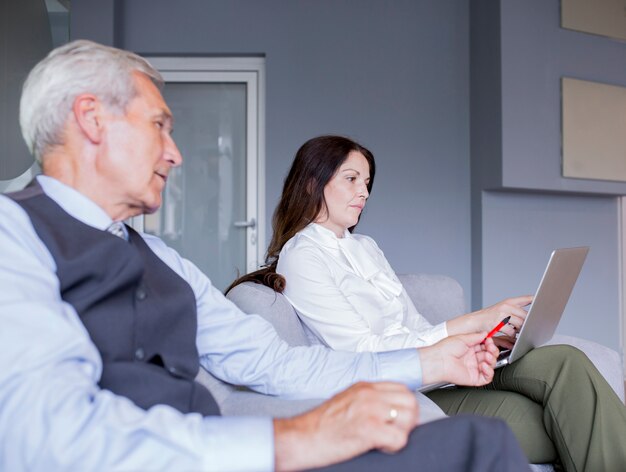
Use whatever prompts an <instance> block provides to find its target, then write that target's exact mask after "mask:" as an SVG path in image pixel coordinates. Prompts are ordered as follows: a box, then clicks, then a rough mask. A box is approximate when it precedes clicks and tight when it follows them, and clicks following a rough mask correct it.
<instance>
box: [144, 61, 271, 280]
mask: <svg viewBox="0 0 626 472" xmlns="http://www.w3.org/2000/svg"><path fill="white" fill-rule="evenodd" d="M147 58H148V60H149V61H150V63H151V64H152V65H153V66H154V67H155V68H157V69H158V70H159V72H161V74H162V75H163V79H164V80H165V82H178V83H180V82H196V83H197V82H221V83H224V82H227V83H228V82H230V83H245V84H246V85H247V88H246V90H247V93H246V112H247V113H246V120H247V121H246V145H247V150H246V156H247V162H246V173H247V175H246V220H247V221H251V220H252V218H254V220H255V222H256V224H255V226H254V227H248V228H247V229H246V232H247V235H246V236H247V237H246V241H247V244H246V266H247V271H248V272H250V271H252V270H256V269H257V268H258V267H259V265H261V264H262V263H263V262H264V258H263V256H264V255H265V59H264V58H262V57H147ZM138 220H140V221H138ZM132 225H133V226H135V227H136V228H139V229H141V230H142V229H143V217H139V218H134V219H133V220H132Z"/></svg>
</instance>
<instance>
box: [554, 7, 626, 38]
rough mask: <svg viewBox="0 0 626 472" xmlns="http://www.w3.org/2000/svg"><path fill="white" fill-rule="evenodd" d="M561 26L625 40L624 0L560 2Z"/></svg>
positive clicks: (625, 15)
mask: <svg viewBox="0 0 626 472" xmlns="http://www.w3.org/2000/svg"><path fill="white" fill-rule="evenodd" d="M561 26H562V27H563V28H567V29H572V30H576V31H583V32H585V33H592V34H599V35H602V36H609V37H611V38H617V39H625V40H626V0H561Z"/></svg>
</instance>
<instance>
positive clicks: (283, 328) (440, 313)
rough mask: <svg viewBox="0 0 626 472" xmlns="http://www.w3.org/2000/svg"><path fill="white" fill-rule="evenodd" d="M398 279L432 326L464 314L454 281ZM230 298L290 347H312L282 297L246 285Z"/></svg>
mask: <svg viewBox="0 0 626 472" xmlns="http://www.w3.org/2000/svg"><path fill="white" fill-rule="evenodd" d="M398 278H399V279H400V281H401V282H402V285H403V286H404V288H405V289H406V291H407V293H408V295H409V297H410V298H411V300H413V303H414V304H415V307H416V308H417V310H418V311H419V312H420V313H421V314H422V315H424V316H425V317H426V319H428V321H430V322H431V323H433V324H437V323H440V322H442V321H445V320H447V319H450V318H452V317H454V316H457V315H460V314H463V313H464V310H465V299H464V295H463V289H462V288H461V286H460V285H459V283H458V282H457V281H456V280H454V279H453V278H451V277H447V276H445V275H431V274H403V275H398ZM227 298H229V299H230V300H231V301H232V302H234V303H235V305H237V306H238V307H239V308H240V309H241V310H242V311H244V312H245V313H254V314H257V315H260V316H262V317H263V318H265V319H266V320H267V321H269V322H270V323H272V325H273V326H274V328H275V329H276V331H277V332H278V335H279V336H280V337H281V338H282V339H284V340H285V341H287V343H288V344H290V345H292V346H303V345H309V344H310V342H309V340H308V338H307V335H306V333H305V331H304V327H303V325H302V323H301V321H300V319H299V318H298V314H297V313H296V311H295V310H294V308H293V307H292V306H291V304H290V303H289V302H288V301H287V299H286V298H285V297H284V296H283V295H282V294H279V293H276V292H274V291H273V290H272V289H271V288H269V287H266V286H265V285H261V284H256V283H254V282H245V283H243V284H240V285H237V286H236V287H235V288H234V289H232V290H231V291H230V292H229V293H228V295H227Z"/></svg>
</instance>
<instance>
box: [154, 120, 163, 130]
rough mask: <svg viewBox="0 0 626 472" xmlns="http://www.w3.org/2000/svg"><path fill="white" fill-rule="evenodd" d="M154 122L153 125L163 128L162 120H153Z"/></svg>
mask: <svg viewBox="0 0 626 472" xmlns="http://www.w3.org/2000/svg"><path fill="white" fill-rule="evenodd" d="M154 124H155V126H156V127H157V128H159V129H162V128H163V122H162V121H155V122H154Z"/></svg>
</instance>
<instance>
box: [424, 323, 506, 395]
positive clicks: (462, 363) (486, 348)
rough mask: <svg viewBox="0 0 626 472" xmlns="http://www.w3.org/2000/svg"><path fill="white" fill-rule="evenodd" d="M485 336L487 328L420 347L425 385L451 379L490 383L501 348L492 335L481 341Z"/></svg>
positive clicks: (476, 383) (472, 382) (456, 381)
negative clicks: (497, 345) (494, 341)
mask: <svg viewBox="0 0 626 472" xmlns="http://www.w3.org/2000/svg"><path fill="white" fill-rule="evenodd" d="M486 335H487V332H486V331H485V332H482V333H473V334H460V335H457V336H449V337H447V338H445V339H442V340H441V341H439V342H438V343H436V344H433V345H432V346H428V347H424V348H420V349H419V352H420V360H421V362H422V382H423V383H424V385H427V384H432V383H439V382H452V383H455V384H459V385H468V386H475V387H477V386H480V385H485V384H488V383H489V382H491V380H492V379H493V368H494V366H495V365H496V360H497V358H498V348H497V347H496V346H495V344H494V343H493V340H492V339H491V338H489V339H486V340H485V342H484V343H481V341H482V340H483V339H484V338H485V336H486Z"/></svg>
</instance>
